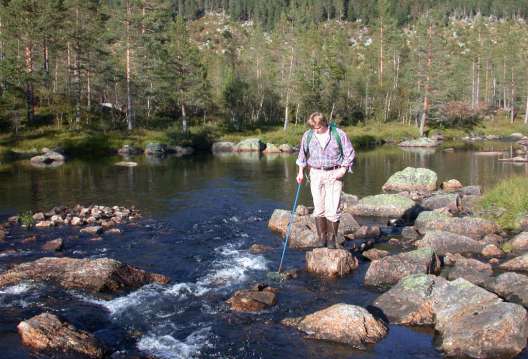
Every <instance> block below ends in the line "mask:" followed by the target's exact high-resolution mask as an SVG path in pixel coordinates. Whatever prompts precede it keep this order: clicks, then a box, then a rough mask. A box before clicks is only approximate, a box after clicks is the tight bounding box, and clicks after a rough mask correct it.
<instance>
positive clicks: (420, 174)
mask: <svg viewBox="0 0 528 359" xmlns="http://www.w3.org/2000/svg"><path fill="white" fill-rule="evenodd" d="M437 181H438V175H437V174H436V172H434V171H432V170H430V169H428V168H414V167H407V168H405V169H404V170H402V171H398V172H396V173H394V174H393V175H392V176H390V177H389V179H388V180H387V182H385V184H384V185H383V187H382V188H383V191H384V192H401V191H428V192H432V191H434V190H436V182H437Z"/></svg>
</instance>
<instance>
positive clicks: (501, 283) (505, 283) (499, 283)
mask: <svg viewBox="0 0 528 359" xmlns="http://www.w3.org/2000/svg"><path fill="white" fill-rule="evenodd" d="M485 287H486V289H488V290H490V291H492V292H493V293H496V294H497V295H498V296H500V297H501V298H504V299H505V300H507V301H508V302H514V303H517V304H521V305H523V306H524V307H528V276H525V275H522V274H519V273H513V272H506V273H502V274H500V275H499V276H497V277H495V278H494V279H493V280H492V281H489V282H487V283H486V284H485Z"/></svg>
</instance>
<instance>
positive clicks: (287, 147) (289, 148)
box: [279, 143, 295, 153]
mask: <svg viewBox="0 0 528 359" xmlns="http://www.w3.org/2000/svg"><path fill="white" fill-rule="evenodd" d="M279 150H280V151H281V152H285V153H292V152H295V149H294V148H293V147H292V146H290V145H289V144H287V143H283V144H282V145H280V146H279Z"/></svg>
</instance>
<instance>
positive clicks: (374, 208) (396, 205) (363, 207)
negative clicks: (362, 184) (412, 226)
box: [346, 194, 416, 218]
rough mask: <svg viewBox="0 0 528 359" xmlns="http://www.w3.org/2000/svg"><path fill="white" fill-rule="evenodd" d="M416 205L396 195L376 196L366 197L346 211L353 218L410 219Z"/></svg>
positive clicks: (410, 200)
mask: <svg viewBox="0 0 528 359" xmlns="http://www.w3.org/2000/svg"><path fill="white" fill-rule="evenodd" d="M415 206H416V203H415V202H414V201H413V200H412V199H409V198H407V197H405V196H401V195H398V194H378V195H375V196H367V197H364V198H362V199H360V200H359V201H358V203H357V204H355V205H353V206H351V207H350V208H347V209H346V211H347V212H350V213H352V214H353V215H355V216H363V217H384V218H402V217H412V212H413V209H414V208H415Z"/></svg>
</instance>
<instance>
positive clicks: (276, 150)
mask: <svg viewBox="0 0 528 359" xmlns="http://www.w3.org/2000/svg"><path fill="white" fill-rule="evenodd" d="M263 152H264V153H281V152H282V151H281V150H280V148H279V147H278V146H277V145H275V144H273V143H266V148H265V149H264V151H263Z"/></svg>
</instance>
